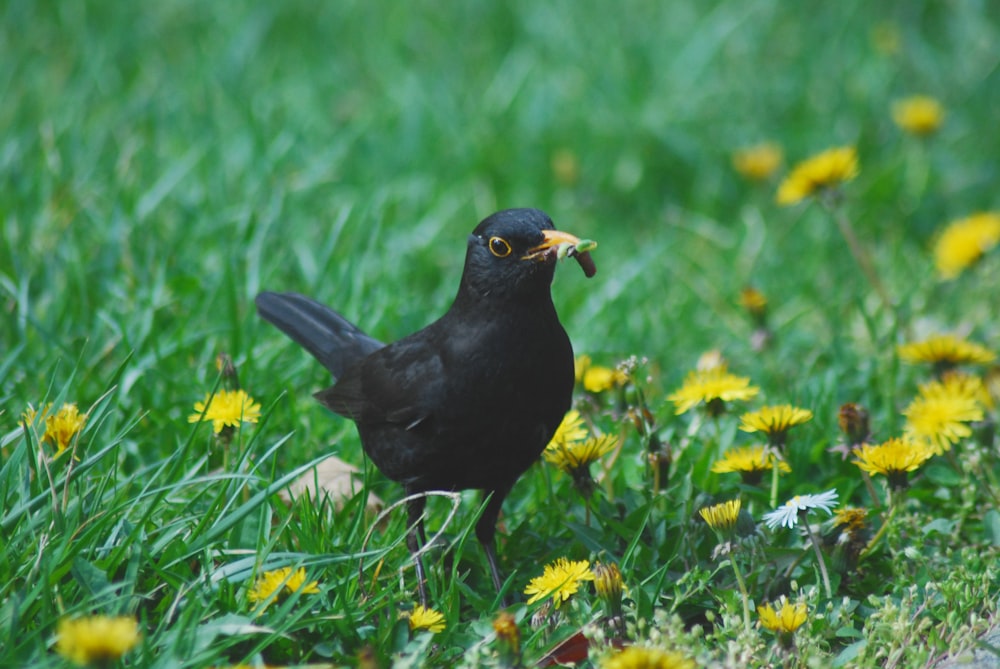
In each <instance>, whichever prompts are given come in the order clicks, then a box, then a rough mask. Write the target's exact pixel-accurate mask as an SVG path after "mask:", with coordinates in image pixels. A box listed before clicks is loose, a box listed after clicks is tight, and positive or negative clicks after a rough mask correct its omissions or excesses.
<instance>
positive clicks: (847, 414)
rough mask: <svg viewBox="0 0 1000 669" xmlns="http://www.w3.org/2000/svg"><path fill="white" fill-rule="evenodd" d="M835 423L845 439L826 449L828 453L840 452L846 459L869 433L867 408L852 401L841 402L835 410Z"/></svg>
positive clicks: (866, 439) (863, 441)
mask: <svg viewBox="0 0 1000 669" xmlns="http://www.w3.org/2000/svg"><path fill="white" fill-rule="evenodd" d="M837 425H839V426H840V431H841V432H843V433H844V437H845V438H846V441H845V442H841V443H838V444H835V445H833V446H831V447H830V448H828V449H826V450H827V451H829V452H830V453H840V455H841V457H842V458H843V459H844V460H846V459H847V458H848V457H849V456H850V455H851V452H852V451H853V450H854V449H855V448H856V447H858V446H860V445H861V444H863V443H865V442H867V441H868V437H869V435H870V434H871V429H870V427H869V422H868V409H866V408H864V407H863V406H861V405H860V404H855V403H854V402H848V403H846V404H842V405H841V406H840V409H839V410H838V411H837Z"/></svg>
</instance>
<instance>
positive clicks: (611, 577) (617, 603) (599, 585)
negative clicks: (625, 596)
mask: <svg viewBox="0 0 1000 669" xmlns="http://www.w3.org/2000/svg"><path fill="white" fill-rule="evenodd" d="M594 588H595V589H596V590H597V596H598V597H600V598H601V601H603V602H604V604H605V606H607V608H608V614H609V615H612V616H617V615H621V611H622V591H623V585H622V573H621V571H620V570H619V569H618V565H616V564H615V563H614V562H611V563H608V564H604V563H601V562H598V563H597V564H595V565H594Z"/></svg>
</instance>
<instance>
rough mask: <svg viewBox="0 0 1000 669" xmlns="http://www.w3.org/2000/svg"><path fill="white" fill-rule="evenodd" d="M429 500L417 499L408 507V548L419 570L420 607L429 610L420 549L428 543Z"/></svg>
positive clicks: (421, 497) (411, 501)
mask: <svg viewBox="0 0 1000 669" xmlns="http://www.w3.org/2000/svg"><path fill="white" fill-rule="evenodd" d="M426 505H427V498H426V497H424V496H420V497H415V498H413V499H411V500H410V501H409V503H408V504H407V505H406V512H407V522H408V523H409V525H410V527H409V529H407V531H406V547H407V548H408V549H410V555H412V556H413V563H414V565H415V567H416V570H417V590H418V591H419V593H420V605H421V606H423V607H424V608H425V609H426V608H427V577H426V576H425V575H424V561H423V558H422V557H421V556H420V548H421V546H423V545H424V544H426V543H427V536H426V535H425V534H424V507H425V506H426Z"/></svg>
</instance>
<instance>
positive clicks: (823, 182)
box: [775, 146, 858, 205]
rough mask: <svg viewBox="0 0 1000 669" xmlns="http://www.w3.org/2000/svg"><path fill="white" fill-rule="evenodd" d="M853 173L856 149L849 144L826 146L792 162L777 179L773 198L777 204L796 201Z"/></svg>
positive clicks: (840, 181) (855, 169) (856, 158)
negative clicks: (798, 160)
mask: <svg viewBox="0 0 1000 669" xmlns="http://www.w3.org/2000/svg"><path fill="white" fill-rule="evenodd" d="M857 175H858V153H857V150H856V149H855V148H854V147H853V146H841V147H838V148H834V149H828V150H826V151H824V152H822V153H819V154H816V155H815V156H812V157H811V158H808V159H806V160H804V161H802V162H801V163H799V164H798V165H796V166H795V167H794V168H793V169H792V171H791V173H790V174H789V175H788V176H787V177H785V180H784V181H782V182H781V185H780V186H779V187H778V194H777V196H776V198H775V199H776V201H777V203H778V204H781V205H791V204H796V203H798V202H801V201H802V200H804V199H806V198H807V197H810V196H811V195H815V194H816V193H818V192H819V191H822V190H824V189H827V188H833V187H834V186H837V185H839V184H842V183H844V182H847V181H850V180H851V179H853V178H854V177H856V176H857Z"/></svg>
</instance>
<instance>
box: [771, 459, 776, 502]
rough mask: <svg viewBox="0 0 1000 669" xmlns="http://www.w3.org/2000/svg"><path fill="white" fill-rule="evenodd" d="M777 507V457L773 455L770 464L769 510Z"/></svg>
mask: <svg viewBox="0 0 1000 669" xmlns="http://www.w3.org/2000/svg"><path fill="white" fill-rule="evenodd" d="M777 506H778V455H777V454H775V456H774V462H772V463H771V508H772V509H774V508H776V507H777Z"/></svg>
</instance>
